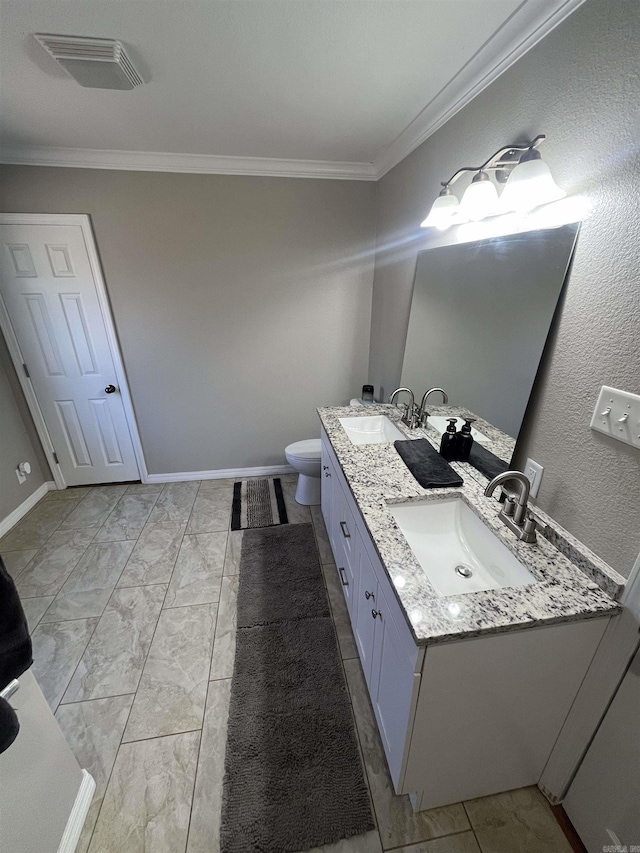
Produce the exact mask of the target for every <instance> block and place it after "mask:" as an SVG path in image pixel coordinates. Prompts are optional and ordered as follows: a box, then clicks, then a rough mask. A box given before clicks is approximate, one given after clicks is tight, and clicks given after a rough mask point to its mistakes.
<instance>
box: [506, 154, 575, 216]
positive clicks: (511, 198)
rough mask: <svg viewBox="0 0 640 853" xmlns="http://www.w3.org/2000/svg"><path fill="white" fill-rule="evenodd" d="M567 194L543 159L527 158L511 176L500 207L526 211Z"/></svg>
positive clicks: (508, 209)
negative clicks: (554, 178)
mask: <svg viewBox="0 0 640 853" xmlns="http://www.w3.org/2000/svg"><path fill="white" fill-rule="evenodd" d="M565 195H566V193H565V191H564V190H563V189H561V188H560V187H559V186H558V185H557V184H556V182H555V181H554V180H553V177H552V175H551V171H550V169H549V167H548V166H547V164H546V163H545V162H544V161H543V160H540V159H535V160H526V161H525V162H524V163H519V164H518V165H517V166H516V167H515V169H514V170H513V172H512V173H511V175H510V176H509V180H508V181H507V183H506V186H505V188H504V191H503V193H502V196H501V198H500V207H501V209H502V210H503V211H511V210H515V211H518V212H519V213H526V212H527V211H529V210H533V209H534V207H539V206H540V205H541V204H549V203H550V202H552V201H558V200H559V199H561V198H564V197H565Z"/></svg>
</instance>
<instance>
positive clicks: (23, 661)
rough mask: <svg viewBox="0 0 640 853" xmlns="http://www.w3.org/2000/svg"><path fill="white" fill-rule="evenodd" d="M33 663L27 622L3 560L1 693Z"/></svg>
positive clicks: (0, 588) (0, 564)
mask: <svg viewBox="0 0 640 853" xmlns="http://www.w3.org/2000/svg"><path fill="white" fill-rule="evenodd" d="M32 663H33V658H32V656H31V638H30V637H29V628H28V626H27V619H26V617H25V615H24V610H23V609H22V604H20V597H19V596H18V592H17V590H16V585H15V584H14V582H13V579H12V577H11V575H10V574H9V572H8V571H7V570H6V568H5V565H4V563H3V562H2V557H0V690H3V689H4V688H5V687H6V686H7V684H8V683H9V682H10V681H13V679H14V678H18V677H19V676H21V675H22V673H23V672H24V671H25V670H26V669H29V667H30V666H31V664H32Z"/></svg>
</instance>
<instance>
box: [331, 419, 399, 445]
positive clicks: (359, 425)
mask: <svg viewBox="0 0 640 853" xmlns="http://www.w3.org/2000/svg"><path fill="white" fill-rule="evenodd" d="M338 420H339V421H340V423H341V424H342V426H343V427H344V430H345V432H346V433H347V435H348V436H349V438H350V439H351V443H352V444H388V443H390V442H393V441H398V440H401V441H406V440H407V436H406V435H403V434H402V433H401V432H400V430H399V429H398V427H397V426H395V424H394V423H393V421H391V420H389V418H388V417H387V416H386V415H372V416H370V417H363V418H357V417H356V418H338Z"/></svg>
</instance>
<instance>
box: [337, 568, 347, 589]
mask: <svg viewBox="0 0 640 853" xmlns="http://www.w3.org/2000/svg"><path fill="white" fill-rule="evenodd" d="M338 571H339V572H340V580H341V581H342V586H349V581H348V580H345V573H344V569H343V568H342V566H340V568H339V569H338Z"/></svg>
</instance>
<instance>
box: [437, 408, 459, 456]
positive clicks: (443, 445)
mask: <svg viewBox="0 0 640 853" xmlns="http://www.w3.org/2000/svg"><path fill="white" fill-rule="evenodd" d="M447 420H448V421H449V426H448V427H447V431H446V432H443V433H442V440H441V441H440V455H441V456H443V457H444V458H445V459H446V460H447V462H455V460H456V458H457V455H458V438H459V436H458V433H457V432H456V423H457V422H458V419H457V418H447Z"/></svg>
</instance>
